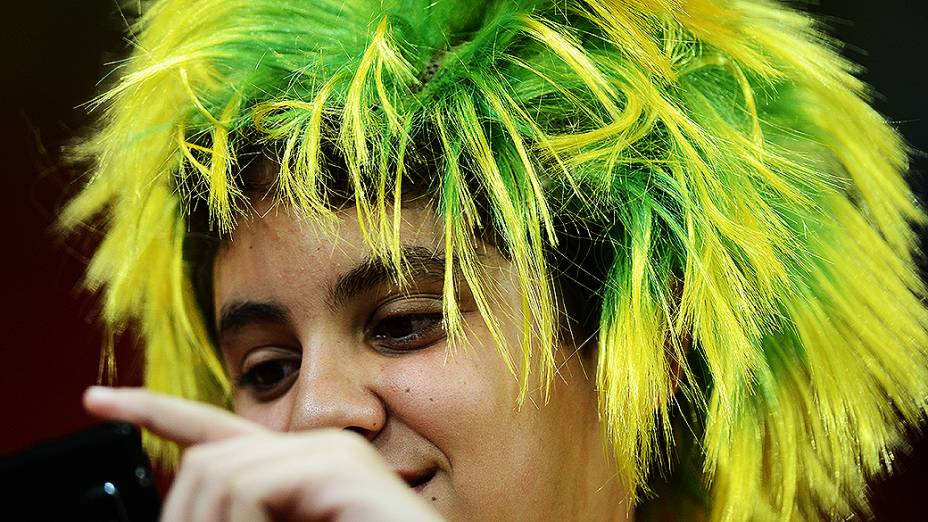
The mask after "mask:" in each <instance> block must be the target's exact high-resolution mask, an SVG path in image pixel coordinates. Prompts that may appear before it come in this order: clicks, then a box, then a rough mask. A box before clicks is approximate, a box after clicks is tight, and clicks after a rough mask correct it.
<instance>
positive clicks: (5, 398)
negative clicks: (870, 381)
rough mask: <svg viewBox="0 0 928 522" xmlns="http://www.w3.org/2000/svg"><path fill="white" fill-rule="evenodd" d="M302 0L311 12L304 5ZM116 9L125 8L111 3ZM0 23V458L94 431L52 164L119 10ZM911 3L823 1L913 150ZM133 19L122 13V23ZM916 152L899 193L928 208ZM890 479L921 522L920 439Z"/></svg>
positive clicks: (918, 72) (135, 380) (39, 2)
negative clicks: (57, 228) (908, 185)
mask: <svg viewBox="0 0 928 522" xmlns="http://www.w3.org/2000/svg"><path fill="white" fill-rule="evenodd" d="M307 1H311V0H307ZM120 3H125V2H120ZM8 4H12V5H7V6H5V9H4V10H3V12H2V13H0V53H3V54H2V55H0V72H2V75H3V77H2V82H0V101H2V103H0V133H2V134H0V138H2V139H0V147H2V156H0V157H2V158H3V163H4V165H5V166H6V167H5V169H4V172H3V182H4V183H5V185H4V187H5V188H4V189H3V190H5V192H3V193H0V194H2V195H0V200H2V203H0V217H2V219H0V223H4V225H5V227H6V232H5V233H4V234H3V235H2V236H0V245H2V249H0V259H2V267H3V270H2V271H0V287H2V288H3V293H2V306H3V311H2V314H0V318H2V323H0V324H2V333H3V339H4V341H3V348H2V351H0V412H2V416H0V419H3V421H2V422H3V425H0V454H2V453H7V452H10V451H14V450H17V449H20V448H23V447H26V446H28V445H30V444H32V443H34V442H37V441H39V440H43V439H47V438H50V437H54V436H58V435H61V434H64V433H67V432H69V431H73V430H76V429H78V428H82V427H85V426H88V425H90V424H92V423H93V422H94V421H93V420H92V419H90V418H89V417H88V416H87V415H86V414H84V413H83V411H82V409H81V407H80V394H81V392H82V390H83V389H84V388H85V387H86V386H88V385H90V384H93V383H94V382H95V380H96V379H97V375H98V361H99V358H98V355H99V353H100V347H101V343H102V335H101V332H100V331H99V328H98V326H97V324H96V320H95V317H96V315H97V313H98V306H97V303H96V302H95V300H94V298H93V296H91V295H88V294H87V293H85V292H82V291H81V290H80V283H79V281H80V277H81V274H82V271H83V269H84V262H85V258H86V256H87V255H88V254H89V253H90V251H91V246H92V244H93V242H94V238H93V237H91V236H86V237H79V238H72V239H70V240H68V241H67V242H64V241H62V240H61V239H60V238H58V237H57V236H56V234H55V232H54V229H53V227H52V225H53V222H54V219H55V213H56V209H57V208H59V207H60V205H61V203H62V202H63V201H64V200H65V199H66V197H67V194H69V193H73V190H74V185H73V183H71V182H70V180H73V179H75V177H76V176H77V174H78V173H75V172H71V171H68V170H67V169H66V168H65V167H63V166H61V162H60V153H61V151H60V149H61V146H62V144H63V143H66V142H67V140H68V139H69V138H70V137H73V136H75V135H76V134H79V133H81V132H86V129H87V125H88V122H90V117H89V116H88V114H87V111H86V109H85V108H83V107H82V106H81V104H82V103H84V102H86V101H87V100H89V99H90V98H91V97H92V96H93V95H94V94H96V93H98V92H99V91H100V86H99V84H98V82H99V81H100V79H101V78H103V77H104V76H105V75H106V74H107V73H108V72H110V71H111V70H112V69H113V63H112V62H114V61H116V60H119V59H121V58H123V57H124V56H125V55H126V54H127V53H128V49H129V45H128V41H127V39H126V38H125V33H126V30H125V28H126V23H125V21H124V17H123V13H120V11H119V10H118V9H117V7H116V6H117V0H81V1H74V0H72V1H52V0H33V1H31V2H8ZM918 4H919V2H906V1H903V0H886V1H883V2H872V1H871V0H867V1H851V0H823V1H821V2H820V3H818V4H817V5H807V6H806V8H807V9H809V10H811V11H814V12H817V13H820V14H822V15H823V16H824V17H825V21H826V22H827V23H828V24H829V26H830V27H831V32H832V33H833V34H835V35H837V36H838V37H839V38H840V39H842V40H843V41H845V42H847V43H848V47H847V48H846V50H845V54H846V55H847V56H849V57H850V58H852V59H853V60H854V61H856V62H858V63H861V64H863V65H864V67H865V68H866V70H865V72H864V73H863V74H862V76H863V78H864V79H865V80H866V81H867V82H868V83H870V84H871V85H873V86H874V88H875V90H876V92H877V98H876V100H875V105H876V107H877V108H878V109H879V110H880V112H882V113H883V114H884V115H886V116H887V117H888V118H889V119H890V120H891V121H892V122H893V123H894V124H895V126H896V127H897V128H898V129H899V130H900V131H901V132H902V134H903V135H904V136H905V137H906V139H907V140H908V141H909V142H910V143H911V144H912V145H913V146H914V147H915V148H916V149H918V150H922V151H926V150H928V136H926V129H928V127H926V124H925V117H926V107H925V94H926V92H928V89H926V80H925V77H924V76H923V74H922V69H923V68H924V66H925V62H926V60H925V49H926V46H925V44H924V31H925V27H926V16H925V14H924V13H922V12H916V11H913V10H912V9H911V8H907V7H906V6H907V5H918ZM125 14H126V15H127V16H130V17H131V15H132V14H133V13H132V12H131V11H130V12H126V13H125ZM926 167H928V161H926V158H925V156H924V155H923V154H918V155H916V157H915V158H914V159H913V171H912V173H911V175H910V181H911V182H912V184H913V186H915V188H916V191H917V192H918V194H919V197H920V198H921V199H922V201H928V197H926V196H928V190H926V186H928V184H926V183H925V181H924V179H925V176H924V172H925V169H926ZM128 337H129V336H123V338H122V339H121V340H120V346H122V347H124V348H125V349H123V350H120V357H119V375H118V383H119V384H121V385H134V384H139V383H140V379H139V370H140V368H141V362H140V361H141V359H140V357H138V355H137V354H136V353H134V351H133V349H132V346H133V343H132V339H131V338H128ZM895 467H896V474H895V475H894V476H893V477H891V478H889V479H887V480H884V481H880V480H875V481H874V493H873V499H874V506H875V512H876V519H877V520H881V521H882V520H921V519H923V518H925V517H924V516H919V515H920V513H921V511H922V506H923V505H924V503H925V500H924V499H923V498H922V497H923V496H924V495H925V494H926V492H928V440H926V439H925V438H924V437H921V438H920V439H918V440H917V441H916V444H915V448H914V449H913V451H912V452H911V454H910V455H908V456H902V457H901V458H899V459H897V461H896V463H895Z"/></svg>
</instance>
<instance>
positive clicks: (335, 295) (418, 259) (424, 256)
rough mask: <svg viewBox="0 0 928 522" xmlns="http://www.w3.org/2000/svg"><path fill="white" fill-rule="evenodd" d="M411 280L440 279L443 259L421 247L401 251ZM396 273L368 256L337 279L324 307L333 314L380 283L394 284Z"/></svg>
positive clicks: (386, 264) (377, 259) (443, 257)
mask: <svg viewBox="0 0 928 522" xmlns="http://www.w3.org/2000/svg"><path fill="white" fill-rule="evenodd" d="M401 252H402V254H403V258H404V260H405V261H406V265H407V266H408V267H409V269H410V270H409V275H411V276H420V277H421V276H431V277H435V278H441V277H442V276H443V275H444V273H445V256H444V255H443V254H441V253H439V252H436V251H434V250H431V249H429V248H426V247H422V246H409V247H403V248H402V249H401ZM396 279H397V274H396V269H395V268H394V267H393V266H392V265H391V264H388V263H387V261H386V260H384V259H381V258H377V257H374V256H368V257H367V258H365V259H364V260H363V261H361V262H360V263H358V264H357V265H356V266H355V267H354V268H352V269H351V270H349V271H347V272H345V273H344V274H342V275H340V276H339V277H338V279H336V281H335V284H334V285H332V286H331V288H330V290H329V295H328V304H329V306H330V307H331V308H332V309H333V310H334V309H337V308H339V307H341V306H344V305H345V303H347V302H348V301H350V300H351V299H353V298H355V297H357V296H358V295H360V294H362V293H364V292H366V291H368V290H370V289H371V288H373V287H375V286H378V285H382V284H384V283H388V282H392V281H396Z"/></svg>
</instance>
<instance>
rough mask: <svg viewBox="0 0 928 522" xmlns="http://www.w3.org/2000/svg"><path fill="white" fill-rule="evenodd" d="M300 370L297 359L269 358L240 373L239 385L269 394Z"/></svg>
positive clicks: (259, 392) (257, 392) (258, 392)
mask: <svg viewBox="0 0 928 522" xmlns="http://www.w3.org/2000/svg"><path fill="white" fill-rule="evenodd" d="M299 370H300V361H299V359H293V358H287V359H271V360H268V361H263V362H260V363H257V364H255V365H253V366H252V367H251V368H249V369H248V370H246V371H244V372H243V373H242V376H241V377H240V378H239V380H238V385H239V387H242V388H248V389H251V390H252V391H254V392H255V393H256V394H264V395H267V394H270V393H272V392H274V391H278V390H279V388H280V387H281V386H282V385H283V384H285V383H286V382H288V381H289V380H290V379H291V378H292V377H294V376H295V375H296V374H297V372H299Z"/></svg>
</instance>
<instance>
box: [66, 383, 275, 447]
mask: <svg viewBox="0 0 928 522" xmlns="http://www.w3.org/2000/svg"><path fill="white" fill-rule="evenodd" d="M84 406H85V407H86V408H87V411H89V412H90V413H92V414H94V415H96V416H98V417H102V418H105V419H109V420H115V421H123V422H131V423H133V424H139V425H141V426H142V427H144V428H147V429H148V430H150V431H151V432H152V433H154V434H156V435H158V436H159V437H163V438H165V439H169V440H172V441H174V442H177V443H179V444H182V445H185V446H189V445H192V444H198V443H202V442H212V441H217V440H222V439H227V438H229V437H237V436H241V435H250V434H255V433H262V432H264V431H266V430H265V429H264V428H263V427H261V426H259V425H257V424H255V423H253V422H250V421H248V420H245V419H243V418H241V417H239V416H237V415H235V414H233V413H230V412H228V411H226V410H223V409H220V408H217V407H215V406H211V405H208V404H203V403H199V402H194V401H190V400H187V399H181V398H179V397H172V396H169V395H162V394H156V393H152V392H149V391H147V390H144V389H141V388H106V387H102V386H91V387H90V388H88V389H87V391H86V392H85V393H84Z"/></svg>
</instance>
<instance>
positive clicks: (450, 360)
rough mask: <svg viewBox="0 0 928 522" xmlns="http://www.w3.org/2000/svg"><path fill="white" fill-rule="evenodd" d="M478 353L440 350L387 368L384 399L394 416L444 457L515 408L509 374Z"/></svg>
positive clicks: (391, 362) (471, 349)
mask: <svg viewBox="0 0 928 522" xmlns="http://www.w3.org/2000/svg"><path fill="white" fill-rule="evenodd" d="M481 348H485V347H481ZM477 349H478V348H477V347H476V346H470V347H467V348H464V347H462V348H459V349H458V351H457V352H449V351H448V350H447V349H446V348H444V347H440V348H439V347H436V348H435V349H430V350H424V351H422V352H420V353H415V354H409V355H407V356H403V357H397V358H395V359H391V360H389V361H388V362H386V363H384V364H383V368H382V375H383V379H384V381H383V384H384V390H385V391H384V397H383V399H384V401H385V402H386V403H387V407H388V408H389V409H390V411H391V412H392V415H394V416H396V417H397V420H398V421H400V422H402V423H404V424H406V425H407V426H408V427H409V428H410V429H412V430H413V431H415V432H417V433H419V435H421V436H423V437H425V438H426V439H428V440H430V441H431V442H433V443H434V444H435V445H436V446H438V447H439V449H440V450H442V451H445V452H447V451H452V450H453V448H454V447H456V446H458V445H459V444H457V443H456V441H457V442H464V441H466V440H468V439H471V438H472V437H474V436H477V435H479V432H480V431H481V430H482V429H484V428H486V427H488V426H487V424H488V423H492V421H493V420H494V419H498V417H499V415H498V414H500V413H504V412H505V411H508V410H511V409H512V405H513V404H514V403H513V399H514V394H513V392H511V391H510V390H509V389H508V388H511V386H506V384H510V383H509V381H512V383H514V382H515V380H514V379H513V378H512V377H511V376H509V374H508V373H505V374H504V375H500V374H499V372H498V371H497V370H496V369H495V364H492V363H490V361H481V360H479V359H481V358H479V357H477V356H476V355H475V354H474V352H475V351H476V350H477ZM492 351H493V353H492V354H491V355H492V357H493V358H494V360H493V362H495V363H496V364H500V357H499V354H498V353H497V352H496V350H492ZM488 363H490V364H488ZM504 371H505V370H504ZM501 377H508V379H506V378H501ZM501 408H502V409H501ZM443 445H444V446H446V447H443ZM447 456H448V457H449V458H452V459H453V457H454V456H453V455H447Z"/></svg>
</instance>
